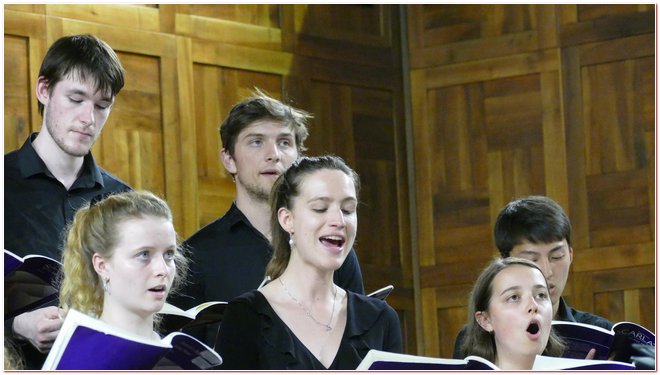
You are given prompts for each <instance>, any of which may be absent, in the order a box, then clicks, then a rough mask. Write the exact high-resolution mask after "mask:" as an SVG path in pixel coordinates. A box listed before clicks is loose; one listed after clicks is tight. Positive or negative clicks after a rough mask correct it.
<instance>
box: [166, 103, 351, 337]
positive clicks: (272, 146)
mask: <svg viewBox="0 0 660 375" xmlns="http://www.w3.org/2000/svg"><path fill="white" fill-rule="evenodd" d="M310 117H311V116H310V115H309V114H308V113H306V112H304V111H301V110H298V109H296V108H293V107H291V106H289V105H286V104H284V103H282V102H280V101H278V100H276V99H273V98H271V97H269V96H267V95H265V94H263V93H261V92H259V91H257V92H256V93H255V95H254V96H252V97H250V98H248V99H245V100H243V101H242V102H239V103H238V104H236V105H235V106H234V107H233V108H232V110H231V111H230V113H229V115H228V116H227V118H226V119H225V120H224V122H223V123H222V125H221V126H220V137H221V140H222V145H223V149H222V155H221V156H222V162H223V164H224V166H225V169H226V170H227V171H228V172H229V173H230V174H231V175H232V177H233V178H234V182H235V183H236V200H235V201H234V202H233V204H232V206H231V208H230V209H229V211H227V213H225V215H224V216H222V217H221V218H219V219H217V220H215V221H214V222H212V223H210V224H208V225H207V226H205V227H204V228H202V229H200V230H199V231H198V232H197V233H195V234H193V235H192V236H191V237H190V238H189V239H188V240H186V241H185V243H184V246H186V247H188V248H189V250H190V251H191V253H192V258H193V262H192V265H191V270H190V273H189V280H190V282H189V283H188V285H187V286H186V287H185V288H184V289H183V290H182V292H181V293H180V295H179V296H176V297H175V298H174V299H172V301H171V303H172V304H174V305H176V306H178V307H181V308H183V309H188V308H190V307H192V306H195V305H198V304H200V303H203V302H206V301H230V300H232V299H234V298H235V297H238V296H239V295H241V294H243V293H245V292H247V291H249V290H252V289H256V288H257V287H259V285H260V284H261V283H262V281H263V279H264V274H265V270H266V264H267V263H268V261H269V260H270V256H271V251H272V250H271V247H270V206H269V202H268V199H269V195H270V190H271V188H272V187H273V183H274V182H275V180H276V179H277V177H278V176H279V175H280V174H282V173H283V172H284V171H285V170H286V169H287V168H288V167H289V166H290V165H291V164H292V163H293V162H294V161H295V160H296V159H297V158H298V156H299V155H300V153H301V152H302V151H304V150H305V148H304V146H303V143H304V141H305V139H306V138H307V135H308V131H307V126H306V122H307V119H308V118H310ZM334 278H335V282H336V283H337V285H339V286H341V287H342V288H345V289H348V290H351V291H353V292H357V293H364V287H363V284H362V273H361V271H360V266H359V264H358V260H357V256H356V255H355V251H354V250H352V251H351V252H350V254H349V256H348V257H347V258H346V261H345V262H344V264H343V265H342V267H341V268H340V269H339V270H337V271H336V272H335V276H334ZM190 333H191V334H193V335H195V336H198V337H199V338H200V339H202V340H204V341H205V342H206V343H208V344H209V345H213V344H214V343H215V335H216V333H217V325H209V326H208V327H207V329H206V332H205V333H202V332H200V331H195V330H191V331H190Z"/></svg>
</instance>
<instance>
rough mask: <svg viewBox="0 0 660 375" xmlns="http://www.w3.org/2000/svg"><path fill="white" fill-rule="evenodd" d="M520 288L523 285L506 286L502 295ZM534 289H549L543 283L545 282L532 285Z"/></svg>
mask: <svg viewBox="0 0 660 375" xmlns="http://www.w3.org/2000/svg"><path fill="white" fill-rule="evenodd" d="M520 289H522V287H521V286H520V285H516V286H512V287H509V288H506V289H504V290H503V291H502V293H500V296H501V295H504V294H506V293H507V292H510V291H518V290H520ZM532 289H545V290H548V287H547V286H545V285H543V284H536V285H534V286H533V287H532Z"/></svg>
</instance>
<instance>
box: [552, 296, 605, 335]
mask: <svg viewBox="0 0 660 375" xmlns="http://www.w3.org/2000/svg"><path fill="white" fill-rule="evenodd" d="M562 310H563V315H564V316H561V317H560V320H565V321H575V322H578V323H585V324H591V325H594V326H598V327H601V328H605V329H612V327H613V326H614V324H613V323H612V322H610V321H609V320H607V319H605V318H603V317H602V316H598V315H596V314H592V313H590V312H586V311H581V310H578V309H576V308H573V307H571V306H569V305H568V303H567V302H566V300H564V298H561V299H560V312H562Z"/></svg>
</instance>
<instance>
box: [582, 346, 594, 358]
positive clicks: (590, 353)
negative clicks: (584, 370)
mask: <svg viewBox="0 0 660 375" xmlns="http://www.w3.org/2000/svg"><path fill="white" fill-rule="evenodd" d="M594 357H596V348H591V350H589V353H587V356H586V357H584V359H594Z"/></svg>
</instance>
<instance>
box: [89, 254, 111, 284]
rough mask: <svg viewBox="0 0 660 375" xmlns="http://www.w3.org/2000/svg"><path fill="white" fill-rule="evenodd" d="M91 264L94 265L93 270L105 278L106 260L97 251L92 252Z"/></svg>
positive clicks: (106, 270)
mask: <svg viewBox="0 0 660 375" xmlns="http://www.w3.org/2000/svg"><path fill="white" fill-rule="evenodd" d="M92 264H93V265H94V271H96V273H97V274H98V275H99V276H101V278H105V277H106V276H107V275H108V262H107V261H106V260H105V258H103V257H102V256H101V255H99V253H94V255H93V256H92Z"/></svg>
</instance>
